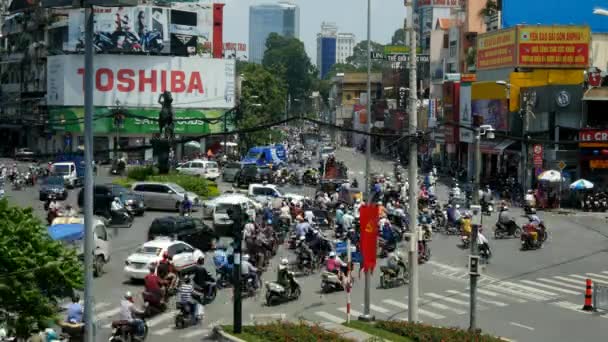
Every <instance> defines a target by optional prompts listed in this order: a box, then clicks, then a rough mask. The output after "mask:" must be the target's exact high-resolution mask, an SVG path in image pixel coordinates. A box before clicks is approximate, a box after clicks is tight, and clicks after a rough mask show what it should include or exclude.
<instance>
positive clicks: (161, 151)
mask: <svg viewBox="0 0 608 342" xmlns="http://www.w3.org/2000/svg"><path fill="white" fill-rule="evenodd" d="M150 143H151V144H152V156H153V159H154V161H155V162H156V165H157V166H158V172H159V173H160V174H167V173H169V170H170V169H171V166H170V165H169V151H171V143H170V142H169V140H167V139H159V138H153V139H151V141H150Z"/></svg>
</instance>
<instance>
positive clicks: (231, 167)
mask: <svg viewBox="0 0 608 342" xmlns="http://www.w3.org/2000/svg"><path fill="white" fill-rule="evenodd" d="M242 167H243V165H242V164H241V163H239V162H232V161H229V162H226V163H225V164H224V166H223V167H222V180H223V181H224V182H234V181H236V177H237V176H238V174H239V172H240V171H241V168H242Z"/></svg>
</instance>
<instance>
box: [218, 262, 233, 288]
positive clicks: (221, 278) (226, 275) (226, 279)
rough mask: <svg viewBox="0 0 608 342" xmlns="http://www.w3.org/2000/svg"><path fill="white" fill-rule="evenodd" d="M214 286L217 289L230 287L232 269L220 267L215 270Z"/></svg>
mask: <svg viewBox="0 0 608 342" xmlns="http://www.w3.org/2000/svg"><path fill="white" fill-rule="evenodd" d="M215 274H216V279H217V280H216V286H218V287H219V288H226V287H230V286H231V284H232V267H220V268H216V269H215Z"/></svg>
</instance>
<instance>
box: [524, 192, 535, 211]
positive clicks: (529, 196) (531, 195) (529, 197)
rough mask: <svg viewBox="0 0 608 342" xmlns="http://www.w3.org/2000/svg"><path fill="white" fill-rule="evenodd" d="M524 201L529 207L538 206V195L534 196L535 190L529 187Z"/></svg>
mask: <svg viewBox="0 0 608 342" xmlns="http://www.w3.org/2000/svg"><path fill="white" fill-rule="evenodd" d="M524 202H525V203H526V205H527V206H528V207H529V208H536V197H534V192H533V191H532V189H529V190H528V192H527V193H526V196H525V197H524Z"/></svg>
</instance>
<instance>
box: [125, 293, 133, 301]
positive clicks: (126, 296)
mask: <svg viewBox="0 0 608 342" xmlns="http://www.w3.org/2000/svg"><path fill="white" fill-rule="evenodd" d="M131 298H133V294H132V293H131V291H127V292H126V293H125V299H131Z"/></svg>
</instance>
